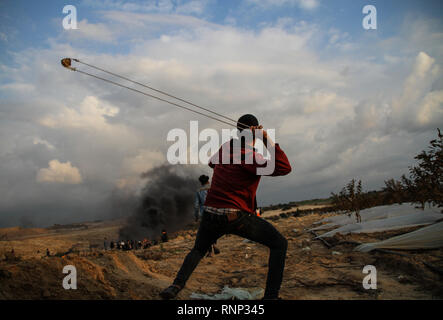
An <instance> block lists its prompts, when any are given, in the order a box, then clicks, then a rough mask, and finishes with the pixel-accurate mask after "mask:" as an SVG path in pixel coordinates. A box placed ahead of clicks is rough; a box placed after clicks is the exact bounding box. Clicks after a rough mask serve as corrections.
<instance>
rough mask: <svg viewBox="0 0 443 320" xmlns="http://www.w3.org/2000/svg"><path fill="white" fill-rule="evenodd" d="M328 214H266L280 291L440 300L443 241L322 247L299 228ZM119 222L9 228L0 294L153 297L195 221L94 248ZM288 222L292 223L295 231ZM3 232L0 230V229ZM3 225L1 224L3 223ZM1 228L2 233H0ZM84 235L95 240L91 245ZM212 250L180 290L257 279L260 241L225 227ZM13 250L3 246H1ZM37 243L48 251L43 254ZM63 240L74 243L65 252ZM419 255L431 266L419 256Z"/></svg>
mask: <svg viewBox="0 0 443 320" xmlns="http://www.w3.org/2000/svg"><path fill="white" fill-rule="evenodd" d="M325 216H327V215H324V214H323V215H319V214H315V213H314V214H310V215H306V216H302V217H293V216H291V217H287V218H278V217H277V216H274V217H272V218H271V219H273V220H269V221H270V222H271V223H272V224H274V225H275V226H276V228H277V229H279V230H280V231H281V232H282V234H283V235H284V236H285V237H286V238H287V239H288V243H289V245H288V253H287V259H286V268H285V272H284V278H283V283H282V287H281V291H280V294H281V297H282V298H283V299H297V300H299V299H442V298H443V289H442V288H443V287H442V284H443V282H442V276H441V274H439V273H438V270H440V271H441V270H442V269H443V249H442V248H441V249H438V250H430V251H414V252H411V251H408V252H402V253H403V254H405V255H406V256H404V255H398V254H395V253H386V252H371V253H361V252H354V251H353V248H354V247H355V246H356V244H355V243H354V242H370V241H371V242H372V241H377V240H380V239H385V238H388V237H391V236H394V235H396V234H400V233H404V232H406V231H409V230H396V231H395V232H384V233H373V234H366V235H363V234H361V235H346V236H343V235H337V236H335V237H334V238H330V239H328V242H329V243H330V244H331V245H333V247H332V248H327V247H326V246H325V244H323V243H322V242H321V241H319V240H314V236H313V235H312V234H310V233H308V232H306V231H305V229H306V228H309V227H311V226H312V224H313V223H314V222H315V221H319V220H321V219H322V218H324V217H325ZM120 226H121V222H118V223H117V222H114V223H95V224H89V225H88V228H87V229H81V230H57V231H54V230H51V231H48V230H46V231H45V229H43V230H42V229H39V230H35V231H30V230H22V231H23V234H21V233H20V229H18V230H17V229H14V230H13V231H14V232H12V233H11V231H9V233H10V234H9V235H8V234H7V236H8V239H9V240H3V241H0V299H159V295H158V294H159V292H160V291H161V290H162V289H164V288H165V287H166V286H168V285H169V284H170V283H171V281H172V280H173V278H174V276H175V274H176V272H177V271H178V269H179V268H180V265H181V263H182V262H183V259H184V257H185V256H186V254H187V253H188V252H189V250H190V249H191V248H192V246H193V242H194V239H195V234H196V228H197V225H194V226H192V227H191V228H190V229H189V230H186V231H181V232H179V233H177V234H176V237H175V238H174V239H171V240H170V241H169V242H167V243H163V244H159V245H156V246H152V247H150V248H148V249H140V250H133V251H120V250H112V251H111V250H106V251H105V250H103V249H102V245H103V238H104V237H107V239H117V234H118V229H119V227H120ZM294 229H296V230H294ZM2 232H3V234H5V230H2ZM6 233H7V232H6ZM0 234H1V232H0ZM90 244H92V245H93V247H94V245H96V246H98V248H92V249H91V248H90ZM217 246H218V248H219V249H220V250H221V253H220V254H218V255H213V256H212V257H205V258H204V259H203V260H202V261H201V263H200V264H199V266H198V267H197V268H196V270H195V271H194V273H193V275H192V276H191V278H190V280H189V281H188V283H187V286H186V288H185V289H184V290H183V291H182V292H181V293H180V294H179V296H178V298H179V299H189V298H190V295H191V293H193V292H196V293H205V294H215V293H219V292H221V290H222V289H223V287H224V286H226V285H227V286H230V287H234V288H248V289H252V288H254V289H256V288H264V285H265V279H266V273H267V260H268V254H269V252H268V249H267V248H266V247H264V246H262V245H260V244H256V243H251V242H247V241H244V240H243V239H242V238H239V237H237V236H234V235H228V236H224V237H222V238H221V239H220V240H219V241H218V244H217ZM12 248H13V249H14V254H13V255H12V254H11V253H10V251H11V250H12ZM46 248H48V249H49V250H50V252H51V255H52V256H50V257H46ZM70 248H74V249H75V250H74V252H72V253H69V254H64V253H65V252H66V251H68V250H69V249H70ZM423 261H424V262H427V263H428V264H430V265H431V266H433V267H436V268H437V271H436V270H435V269H434V270H431V269H430V268H429V267H427V266H425V265H424V264H423ZM66 265H74V266H75V267H76V268H77V277H78V278H77V287H78V288H77V290H65V289H63V287H62V280H63V278H64V277H65V276H66V275H65V274H63V273H62V270H63V267H64V266H66ZM365 265H374V266H375V267H376V268H377V289H376V290H365V289H364V288H363V285H362V280H363V278H364V277H365V276H366V274H363V273H362V270H363V267H364V266H365Z"/></svg>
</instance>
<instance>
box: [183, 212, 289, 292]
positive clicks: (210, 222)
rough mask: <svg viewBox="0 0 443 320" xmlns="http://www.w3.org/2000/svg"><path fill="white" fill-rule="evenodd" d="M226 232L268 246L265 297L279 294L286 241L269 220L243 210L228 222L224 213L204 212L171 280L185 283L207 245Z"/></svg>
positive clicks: (208, 246)
mask: <svg viewBox="0 0 443 320" xmlns="http://www.w3.org/2000/svg"><path fill="white" fill-rule="evenodd" d="M225 234H235V235H238V236H241V237H243V238H247V239H249V240H252V241H254V242H258V243H260V244H263V245H265V246H267V247H269V249H270V254H269V263H268V276H267V280H266V290H265V295H264V297H265V298H276V297H278V292H279V290H280V285H281V282H282V279H283V269H284V267H285V258H286V249H287V247H288V242H287V240H286V239H285V238H284V237H283V236H282V235H281V234H280V232H278V231H277V229H275V228H274V226H273V225H272V224H270V223H269V222H267V221H266V220H264V219H262V218H259V217H256V216H254V215H250V214H248V213H246V212H240V213H239V217H238V218H237V219H235V220H234V221H231V222H228V219H227V217H226V216H221V215H216V214H212V213H209V212H204V213H203V217H202V221H201V223H200V228H199V229H198V232H197V238H196V239H195V244H194V248H193V249H192V250H191V252H189V254H188V255H187V256H186V258H185V260H184V261H183V265H182V267H181V268H180V271H179V272H178V274H177V277H176V278H175V280H174V284H175V285H178V286H180V287H184V286H185V284H186V281H187V280H188V278H189V277H190V276H191V274H192V272H193V271H194V269H195V268H196V267H197V265H198V263H199V262H200V260H201V259H202V258H203V257H204V255H205V254H206V252H208V250H209V248H210V246H211V245H212V244H213V243H215V242H216V241H217V239H218V238H220V237H221V236H223V235H225Z"/></svg>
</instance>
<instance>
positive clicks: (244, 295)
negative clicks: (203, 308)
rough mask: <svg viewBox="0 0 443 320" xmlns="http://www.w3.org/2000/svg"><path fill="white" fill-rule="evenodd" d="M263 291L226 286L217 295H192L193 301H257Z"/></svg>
mask: <svg viewBox="0 0 443 320" xmlns="http://www.w3.org/2000/svg"><path fill="white" fill-rule="evenodd" d="M263 292H264V290H263V289H244V288H229V287H228V286H225V287H224V288H223V290H222V292H221V293H216V294H214V295H211V296H210V295H207V294H202V293H195V292H193V293H192V294H191V295H190V298H191V299H201V300H232V299H234V298H235V299H238V300H257V299H258V298H259V297H260V296H262V295H263Z"/></svg>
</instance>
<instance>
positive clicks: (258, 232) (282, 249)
mask: <svg viewBox="0 0 443 320" xmlns="http://www.w3.org/2000/svg"><path fill="white" fill-rule="evenodd" d="M232 227H233V228H232V230H230V233H233V234H236V235H239V236H241V237H244V238H247V239H249V240H252V241H255V242H258V243H260V244H263V245H265V246H267V247H269V249H270V253H269V263H268V276H267V280H266V289H265V294H264V298H265V299H276V298H278V292H279V290H280V286H281V282H282V280H283V270H284V268H285V259H286V250H287V248H288V241H287V240H286V239H285V238H284V237H283V236H282V235H281V233H280V232H278V230H277V229H275V227H274V226H273V225H272V224H270V223H269V222H267V221H266V220H264V219H262V218H259V217H257V216H253V215H248V216H246V217H243V218H241V219H240V221H239V222H238V223H235V221H234V222H233V225H232Z"/></svg>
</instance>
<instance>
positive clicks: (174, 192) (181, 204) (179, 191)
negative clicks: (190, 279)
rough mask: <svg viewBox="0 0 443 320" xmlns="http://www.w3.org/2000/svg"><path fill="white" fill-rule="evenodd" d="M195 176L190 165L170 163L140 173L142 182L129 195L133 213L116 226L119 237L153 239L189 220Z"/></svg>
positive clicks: (195, 188)
mask: <svg viewBox="0 0 443 320" xmlns="http://www.w3.org/2000/svg"><path fill="white" fill-rule="evenodd" d="M198 176H199V175H198V174H197V173H196V171H195V169H193V168H191V167H185V166H177V165H174V166H173V165H170V164H165V165H162V166H160V167H156V168H153V169H151V170H149V171H147V172H145V173H143V174H142V176H141V177H142V178H143V179H146V185H145V186H144V187H143V189H142V190H141V193H140V195H139V196H138V197H135V198H133V200H134V201H135V207H134V213H133V214H132V215H131V216H130V217H129V218H128V220H127V224H126V225H125V226H124V227H122V228H121V229H120V238H121V239H143V238H157V237H158V236H159V235H160V233H161V230H162V229H166V230H167V231H168V232H173V231H177V230H179V229H181V228H183V227H184V226H186V225H187V224H189V223H190V222H192V221H193V216H194V214H193V212H194V200H195V192H196V190H197V188H198V186H199V183H198V179H197V178H198Z"/></svg>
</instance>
